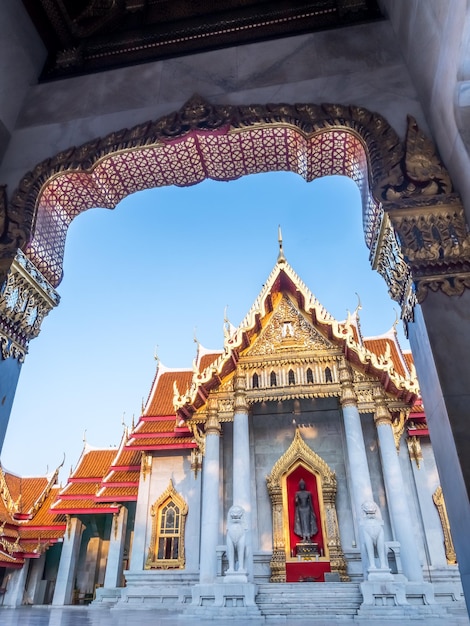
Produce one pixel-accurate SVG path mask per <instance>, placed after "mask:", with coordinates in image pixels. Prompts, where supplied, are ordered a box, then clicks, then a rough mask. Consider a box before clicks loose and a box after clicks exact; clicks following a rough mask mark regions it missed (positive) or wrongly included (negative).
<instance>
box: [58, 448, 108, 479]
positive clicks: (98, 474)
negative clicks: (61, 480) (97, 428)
mask: <svg viewBox="0 0 470 626" xmlns="http://www.w3.org/2000/svg"><path fill="white" fill-rule="evenodd" d="M116 452H117V448H105V449H90V448H89V447H87V446H85V448H84V450H83V453H82V456H81V457H80V460H79V461H78V464H77V467H76V468H75V470H74V471H73V472H72V474H71V476H70V477H69V481H70V480H74V479H80V478H88V479H89V478H99V479H101V478H102V477H103V476H104V475H105V474H106V472H107V471H108V469H109V466H110V465H111V463H112V461H113V460H114V458H115V456H116Z"/></svg>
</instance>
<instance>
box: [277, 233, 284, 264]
mask: <svg viewBox="0 0 470 626" xmlns="http://www.w3.org/2000/svg"><path fill="white" fill-rule="evenodd" d="M277 240H278V242H279V254H278V256H277V262H278V263H285V262H286V257H285V256H284V250H283V248H282V231H281V225H280V224H279V226H278V227H277Z"/></svg>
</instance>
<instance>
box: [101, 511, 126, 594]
mask: <svg viewBox="0 0 470 626" xmlns="http://www.w3.org/2000/svg"><path fill="white" fill-rule="evenodd" d="M126 530H127V509H126V507H125V506H121V509H120V511H119V514H114V515H113V521H112V524H111V536H110V538H109V548H108V561H107V563H106V573H105V576H104V585H103V586H104V587H105V588H113V589H114V588H115V587H120V586H121V577H122V558H123V556H124V546H125V542H126Z"/></svg>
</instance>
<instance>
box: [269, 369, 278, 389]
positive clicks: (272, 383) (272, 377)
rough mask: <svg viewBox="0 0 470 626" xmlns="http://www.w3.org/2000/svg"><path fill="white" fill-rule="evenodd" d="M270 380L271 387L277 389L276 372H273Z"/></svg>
mask: <svg viewBox="0 0 470 626" xmlns="http://www.w3.org/2000/svg"><path fill="white" fill-rule="evenodd" d="M270 380H271V387H277V378H276V372H271V376H270Z"/></svg>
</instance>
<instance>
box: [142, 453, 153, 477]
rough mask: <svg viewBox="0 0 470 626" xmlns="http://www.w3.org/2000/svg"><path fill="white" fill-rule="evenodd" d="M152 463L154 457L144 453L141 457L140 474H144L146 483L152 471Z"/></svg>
mask: <svg viewBox="0 0 470 626" xmlns="http://www.w3.org/2000/svg"><path fill="white" fill-rule="evenodd" d="M152 462H153V458H152V455H151V454H147V453H146V452H142V456H141V457H140V473H141V474H142V476H143V479H144V481H145V480H146V479H147V474H150V472H151V471H152Z"/></svg>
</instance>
